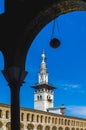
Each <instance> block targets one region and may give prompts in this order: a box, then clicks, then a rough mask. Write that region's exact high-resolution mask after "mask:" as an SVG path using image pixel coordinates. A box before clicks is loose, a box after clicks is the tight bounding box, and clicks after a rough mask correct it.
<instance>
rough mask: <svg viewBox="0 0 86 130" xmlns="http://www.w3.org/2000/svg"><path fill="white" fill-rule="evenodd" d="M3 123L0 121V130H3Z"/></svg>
mask: <svg viewBox="0 0 86 130" xmlns="http://www.w3.org/2000/svg"><path fill="white" fill-rule="evenodd" d="M2 126H3V123H2V122H1V121H0V130H2Z"/></svg>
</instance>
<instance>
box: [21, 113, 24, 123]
mask: <svg viewBox="0 0 86 130" xmlns="http://www.w3.org/2000/svg"><path fill="white" fill-rule="evenodd" d="M23 120H24V113H21V121H23Z"/></svg>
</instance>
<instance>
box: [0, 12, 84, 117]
mask: <svg viewBox="0 0 86 130" xmlns="http://www.w3.org/2000/svg"><path fill="white" fill-rule="evenodd" d="M57 21H58V22H57ZM52 26H53V21H51V22H50V23H49V24H47V25H46V26H45V27H44V28H43V29H42V30H41V31H40V32H39V34H38V35H37V36H36V38H35V39H34V41H33V43H32V45H31V47H30V49H29V51H28V54H27V58H26V71H28V75H27V77H26V78H25V82H26V83H25V84H24V85H23V86H22V87H21V91H20V104H21V106H22V107H29V108H33V107H34V105H33V99H34V90H33V89H32V88H31V86H32V85H35V84H36V83H38V73H39V68H40V63H41V53H42V50H43V49H44V51H45V54H46V64H47V72H48V74H49V83H50V84H52V85H53V86H55V87H56V88H57V89H56V90H55V92H54V95H55V97H54V106H55V107H59V106H61V104H62V103H63V102H64V104H65V106H66V110H67V112H66V114H67V115H70V116H77V117H82V118H86V100H85V99H86V12H84V11H75V12H71V13H67V14H64V15H61V16H59V17H58V18H57V19H56V25H55V31H54V37H58V38H59V39H60V41H61V45H60V47H59V48H57V49H53V48H51V47H50V45H49V41H50V39H51V34H52ZM0 61H1V62H0V70H3V68H4V60H3V55H2V53H0ZM0 89H1V90H0V103H7V104H10V91H9V87H8V85H7V82H6V80H5V78H4V76H3V75H2V73H1V72H0Z"/></svg>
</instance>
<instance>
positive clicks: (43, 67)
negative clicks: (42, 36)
mask: <svg viewBox="0 0 86 130" xmlns="http://www.w3.org/2000/svg"><path fill="white" fill-rule="evenodd" d="M41 57H42V62H41V66H40V73H39V77H38V81H39V84H44V83H45V84H47V83H48V73H47V72H46V70H47V68H46V62H45V58H46V56H45V53H44V49H43V51H42V55H41Z"/></svg>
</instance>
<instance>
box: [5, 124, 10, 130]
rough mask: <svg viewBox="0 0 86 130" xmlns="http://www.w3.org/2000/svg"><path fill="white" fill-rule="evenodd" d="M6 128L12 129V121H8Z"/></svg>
mask: <svg viewBox="0 0 86 130" xmlns="http://www.w3.org/2000/svg"><path fill="white" fill-rule="evenodd" d="M6 130H11V123H10V122H8V123H7V124H6Z"/></svg>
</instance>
